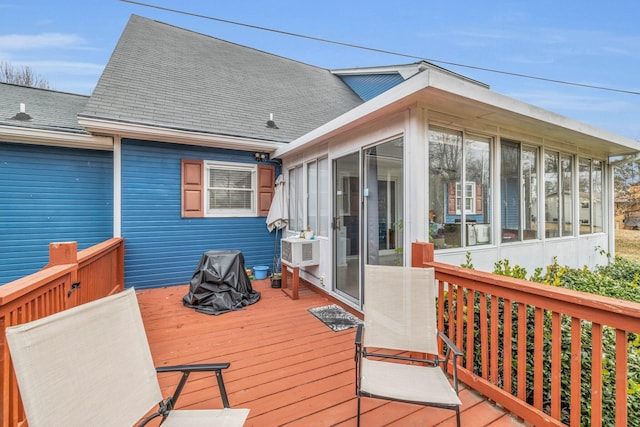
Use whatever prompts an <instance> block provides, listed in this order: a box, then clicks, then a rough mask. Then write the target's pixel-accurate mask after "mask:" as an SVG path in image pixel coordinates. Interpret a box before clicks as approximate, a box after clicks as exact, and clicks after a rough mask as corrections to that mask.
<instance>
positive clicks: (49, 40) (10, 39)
mask: <svg viewBox="0 0 640 427" xmlns="http://www.w3.org/2000/svg"><path fill="white" fill-rule="evenodd" d="M85 44H86V43H85V41H84V39H82V38H81V37H79V36H77V35H75V34H62V33H41V34H31V35H30V34H5V35H0V50H2V51H24V50H35V49H52V48H68V49H80V48H85V47H86V46H85Z"/></svg>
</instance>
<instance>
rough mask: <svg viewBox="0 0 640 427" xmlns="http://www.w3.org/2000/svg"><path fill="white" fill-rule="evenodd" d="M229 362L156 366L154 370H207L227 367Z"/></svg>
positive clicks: (229, 364)
mask: <svg viewBox="0 0 640 427" xmlns="http://www.w3.org/2000/svg"><path fill="white" fill-rule="evenodd" d="M229 366H231V363H200V364H194V365H175V366H157V367H156V372H178V371H179V372H207V371H218V370H221V369H227V368H228V367H229Z"/></svg>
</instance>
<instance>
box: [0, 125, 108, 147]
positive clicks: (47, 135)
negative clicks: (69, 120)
mask: <svg viewBox="0 0 640 427" xmlns="http://www.w3.org/2000/svg"><path fill="white" fill-rule="evenodd" d="M0 135H2V137H3V139H4V140H5V141H6V140H10V139H13V140H14V141H11V142H16V143H23V144H39V145H48V146H55V147H67V148H87V149H90V150H106V151H112V150H113V138H112V137H110V136H98V135H91V134H87V133H81V132H62V131H59V130H48V129H38V128H25V127H16V126H4V125H0Z"/></svg>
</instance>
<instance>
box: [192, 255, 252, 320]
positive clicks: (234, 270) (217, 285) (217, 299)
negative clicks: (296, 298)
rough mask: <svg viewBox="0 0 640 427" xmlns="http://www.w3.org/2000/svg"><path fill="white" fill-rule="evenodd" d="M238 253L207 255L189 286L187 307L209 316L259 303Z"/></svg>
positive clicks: (202, 259)
mask: <svg viewBox="0 0 640 427" xmlns="http://www.w3.org/2000/svg"><path fill="white" fill-rule="evenodd" d="M259 299H260V292H257V291H254V290H253V288H252V286H251V281H250V280H249V276H247V272H246V270H245V267H244V256H243V255H242V252H240V251H238V250H216V251H207V252H205V253H204V254H203V255H202V258H201V259H200V264H199V265H198V268H196V271H195V272H194V273H193V276H192V277H191V281H190V282H189V292H188V293H187V294H186V295H185V296H184V297H183V298H182V302H183V304H184V305H185V306H187V307H190V308H194V309H195V310H196V311H199V312H202V313H206V314H222V313H226V312H228V311H233V310H241V309H242V307H245V306H247V305H250V304H254V303H256V302H258V300H259Z"/></svg>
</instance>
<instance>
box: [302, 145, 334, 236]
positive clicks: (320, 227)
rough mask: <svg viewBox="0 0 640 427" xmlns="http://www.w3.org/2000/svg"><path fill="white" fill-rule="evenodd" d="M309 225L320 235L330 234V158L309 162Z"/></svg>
mask: <svg viewBox="0 0 640 427" xmlns="http://www.w3.org/2000/svg"><path fill="white" fill-rule="evenodd" d="M307 225H309V227H310V228H311V230H312V231H313V232H314V233H315V234H316V235H318V236H324V237H328V236H329V160H327V159H326V158H324V159H319V160H314V161H312V162H309V163H307Z"/></svg>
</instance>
